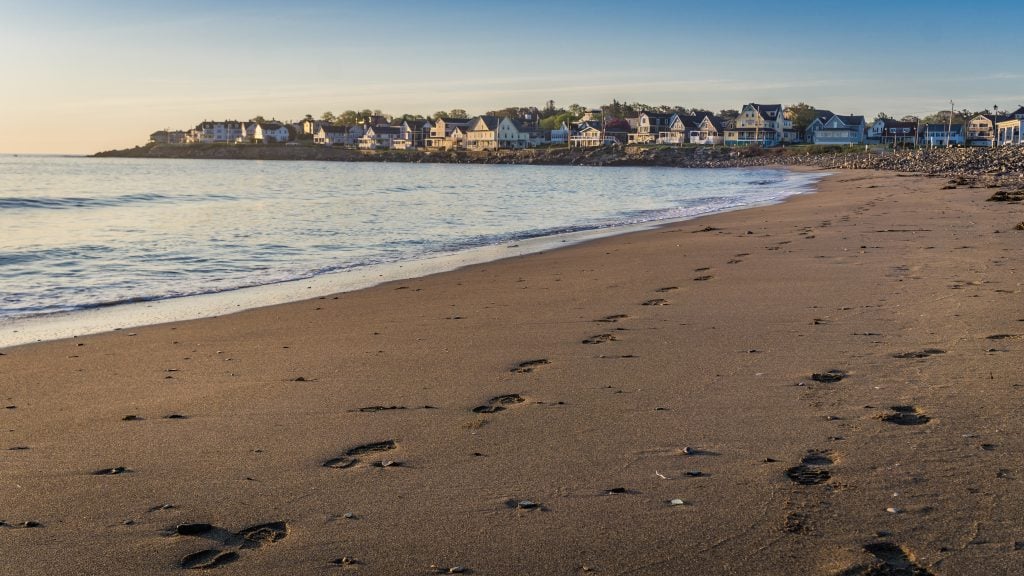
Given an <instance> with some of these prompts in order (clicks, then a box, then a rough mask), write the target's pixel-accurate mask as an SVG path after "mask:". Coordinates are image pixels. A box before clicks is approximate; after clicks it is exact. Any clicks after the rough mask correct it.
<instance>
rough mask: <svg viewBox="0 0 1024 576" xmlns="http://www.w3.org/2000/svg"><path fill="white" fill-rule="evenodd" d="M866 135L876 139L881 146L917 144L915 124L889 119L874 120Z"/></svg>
mask: <svg viewBox="0 0 1024 576" xmlns="http://www.w3.org/2000/svg"><path fill="white" fill-rule="evenodd" d="M868 135H869V137H872V138H875V137H877V138H878V142H879V143H881V144H887V143H892V144H893V146H895V145H904V146H908V145H909V146H913V145H914V144H915V143H916V142H917V122H903V121H901V120H893V119H891V118H885V119H879V120H875V122H874V124H872V126H871V128H870V129H869V130H868ZM875 135H877V136H875Z"/></svg>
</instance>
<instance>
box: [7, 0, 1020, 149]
mask: <svg viewBox="0 0 1024 576" xmlns="http://www.w3.org/2000/svg"><path fill="white" fill-rule="evenodd" d="M973 4H974V3H968V2H963V1H948V0H933V1H916V0H914V1H893V0H890V1H888V2H881V1H876V0H866V1H860V2H849V1H845V2H839V1H832V0H817V1H803V0H800V1H795V2H776V3H772V2H767V1H765V0H760V1H758V2H748V1H746V0H734V1H729V0H726V1H721V0H719V1H717V2H687V1H684V0H675V1H670V0H663V1H644V0H635V1H632V2H623V1H616V2H610V1H606V0H589V1H585V0H567V1H562V0H543V1H540V0H521V1H516V2H513V1H508V2H491V1H488V0H434V1H412V0H376V1H373V2H369V1H356V0H352V1H345V0H335V1H328V0H293V1H277V2H272V1H264V0H245V1H237V0H220V1H217V2H208V1H198V0H176V1H174V2H168V1H166V0H161V1H151V0H134V1H123V0H108V1H105V2H100V1H96V0H31V1H29V0H0V126H2V127H3V131H2V134H3V137H2V138H0V153H70V154H82V153H92V152H96V151H100V150H108V149H114V148H126V147H131V146H134V145H136V144H144V143H145V142H146V141H147V139H148V136H149V134H150V133H151V132H153V131H155V130H160V129H164V128H171V129H188V128H190V127H193V126H195V125H196V124H198V123H199V122H201V121H203V120H220V119H235V120H247V119H250V118H252V117H255V116H258V115H261V116H264V117H266V118H271V117H273V118H277V119H281V120H290V119H300V118H302V117H303V116H304V115H306V114H313V115H314V116H317V117H319V116H320V115H321V114H322V113H323V112H324V111H332V112H334V113H340V112H342V111H344V110H349V109H354V110H360V109H366V108H369V109H381V110H383V111H384V112H385V113H388V114H395V115H399V114H404V113H411V114H424V115H428V114H432V113H433V112H435V111H437V110H450V109H453V108H461V109H464V110H467V111H468V112H469V113H470V114H481V113H484V112H486V111H488V110H495V109H500V108H504V107H508V106H538V107H542V106H543V105H544V103H545V102H547V101H548V100H554V101H555V104H556V105H558V106H568V105H570V104H573V103H578V104H581V105H584V106H595V107H596V106H599V105H601V104H605V103H608V102H610V101H611V100H612V99H613V98H615V99H618V100H619V101H625V102H643V103H646V104H652V105H660V104H667V105H679V106H685V107H699V108H705V109H709V110H715V111H717V110H721V109H725V108H732V109H739V108H740V107H741V106H742V105H743V104H744V103H746V102H759V103H779V104H795V103H797V102H806V103H808V104H811V105H814V106H817V107H819V108H825V109H829V110H832V111H833V112H836V113H839V114H863V115H865V116H867V117H868V119H869V120H870V119H871V118H873V117H874V115H875V114H876V113H878V112H885V113H887V114H889V115H890V116H894V117H900V116H903V115H906V114H914V115H918V116H924V115H928V114H931V113H934V112H936V111H938V110H940V109H948V108H949V106H950V100H953V102H954V104H955V107H956V108H957V109H958V110H959V109H962V108H968V109H972V110H978V109H982V108H990V107H991V106H992V105H993V104H995V105H998V106H999V107H1000V109H1011V108H1016V107H1017V106H1019V105H1022V104H1024V68H1022V67H1021V66H1020V55H1021V54H1024V32H1022V31H1021V30H1022V29H1021V22H1024V2H1020V1H1019V0H1017V1H1007V0H993V1H990V2H987V3H984V4H979V5H978V7H975V6H973Z"/></svg>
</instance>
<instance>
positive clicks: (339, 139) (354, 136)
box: [313, 122, 363, 146]
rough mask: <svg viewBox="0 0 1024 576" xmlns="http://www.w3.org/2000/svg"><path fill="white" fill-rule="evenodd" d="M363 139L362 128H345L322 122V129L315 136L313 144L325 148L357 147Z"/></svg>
mask: <svg viewBox="0 0 1024 576" xmlns="http://www.w3.org/2000/svg"><path fill="white" fill-rule="evenodd" d="M362 137H363V127H362V126H343V125H334V124H328V123H326V122H321V123H320V128H319V129H318V130H317V131H316V133H315V134H313V143H314V144H322V145H324V146H355V145H356V144H358V143H359V139H360V138H362Z"/></svg>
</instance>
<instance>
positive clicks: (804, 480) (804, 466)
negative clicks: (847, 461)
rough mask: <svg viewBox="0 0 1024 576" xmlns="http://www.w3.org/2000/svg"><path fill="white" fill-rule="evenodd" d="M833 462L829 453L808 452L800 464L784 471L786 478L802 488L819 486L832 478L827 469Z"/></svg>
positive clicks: (821, 451)
mask: <svg viewBox="0 0 1024 576" xmlns="http://www.w3.org/2000/svg"><path fill="white" fill-rule="evenodd" d="M833 462H834V460H833V459H832V456H831V452H828V451H826V450H808V451H807V454H806V455H804V457H803V458H801V459H800V464H798V465H796V466H793V467H792V468H789V469H787V470H786V477H788V478H789V479H790V480H792V481H793V482H796V483H797V484H802V485H804V486H811V485H814V484H821V483H823V482H827V481H828V480H829V479H830V478H831V477H832V473H831V472H829V470H828V468H829V466H831V465H832V464H833Z"/></svg>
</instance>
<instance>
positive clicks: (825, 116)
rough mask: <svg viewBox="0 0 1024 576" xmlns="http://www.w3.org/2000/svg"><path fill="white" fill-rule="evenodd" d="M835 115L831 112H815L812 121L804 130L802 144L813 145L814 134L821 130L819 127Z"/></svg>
mask: <svg viewBox="0 0 1024 576" xmlns="http://www.w3.org/2000/svg"><path fill="white" fill-rule="evenodd" d="M833 116H835V114H833V113H832V111H831V110H815V111H814V120H811V123H810V124H808V125H807V127H806V128H804V142H807V143H810V144H813V143H814V133H815V132H817V131H818V130H821V127H822V126H824V125H825V122H828V121H829V120H830V119H831V118H832V117H833Z"/></svg>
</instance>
